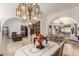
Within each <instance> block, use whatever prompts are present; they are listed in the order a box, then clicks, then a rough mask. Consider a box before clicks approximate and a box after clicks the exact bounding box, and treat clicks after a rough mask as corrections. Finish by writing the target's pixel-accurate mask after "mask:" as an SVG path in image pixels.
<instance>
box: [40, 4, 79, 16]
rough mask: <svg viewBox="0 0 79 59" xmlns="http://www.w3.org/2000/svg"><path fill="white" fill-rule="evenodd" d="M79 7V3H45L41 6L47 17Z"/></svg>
mask: <svg viewBox="0 0 79 59" xmlns="http://www.w3.org/2000/svg"><path fill="white" fill-rule="evenodd" d="M75 6H79V4H78V3H44V4H40V7H41V10H42V12H44V13H45V14H46V15H49V14H53V13H57V12H60V11H62V10H65V9H69V8H73V7H75Z"/></svg>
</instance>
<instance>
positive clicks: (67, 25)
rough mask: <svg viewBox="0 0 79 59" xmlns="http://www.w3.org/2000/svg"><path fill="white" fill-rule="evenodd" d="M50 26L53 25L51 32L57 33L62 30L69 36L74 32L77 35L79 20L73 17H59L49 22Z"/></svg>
mask: <svg viewBox="0 0 79 59" xmlns="http://www.w3.org/2000/svg"><path fill="white" fill-rule="evenodd" d="M49 26H52V28H51V29H52V31H51V33H54V34H56V33H57V32H59V31H62V32H63V33H64V34H66V35H67V36H69V37H70V36H71V35H72V34H74V35H75V36H77V34H78V22H77V21H76V20H75V19H74V18H71V17H59V18H56V19H54V20H52V21H51V22H50V23H49Z"/></svg>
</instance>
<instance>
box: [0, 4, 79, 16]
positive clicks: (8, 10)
mask: <svg viewBox="0 0 79 59" xmlns="http://www.w3.org/2000/svg"><path fill="white" fill-rule="evenodd" d="M18 5H19V4H18V3H0V15H1V16H7V15H12V16H14V15H16V7H17V6H18ZM39 5H40V8H41V11H42V14H44V15H49V14H53V13H57V12H60V11H62V10H65V9H69V8H73V7H75V6H79V4H78V3H75V4H74V3H40V4H39Z"/></svg>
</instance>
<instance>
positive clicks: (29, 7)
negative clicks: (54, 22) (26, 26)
mask: <svg viewBox="0 0 79 59" xmlns="http://www.w3.org/2000/svg"><path fill="white" fill-rule="evenodd" d="M16 15H17V16H18V17H19V18H21V19H23V20H24V21H26V22H33V21H34V22H35V21H39V20H40V19H41V15H42V13H41V10H40V6H39V5H38V4H37V3H35V4H33V3H27V4H26V3H20V4H19V5H18V7H17V8H16Z"/></svg>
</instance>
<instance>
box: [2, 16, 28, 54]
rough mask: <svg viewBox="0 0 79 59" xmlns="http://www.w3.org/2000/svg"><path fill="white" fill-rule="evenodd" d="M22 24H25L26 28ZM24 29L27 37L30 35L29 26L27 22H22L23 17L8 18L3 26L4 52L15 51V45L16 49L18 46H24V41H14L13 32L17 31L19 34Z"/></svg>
mask: <svg viewBox="0 0 79 59" xmlns="http://www.w3.org/2000/svg"><path fill="white" fill-rule="evenodd" d="M21 26H25V28H24V29H22V27H21ZM23 30H24V33H25V35H26V37H28V26H27V24H25V23H24V22H22V20H21V19H18V18H16V17H13V18H9V19H6V21H5V22H4V23H3V26H2V46H3V47H2V49H3V53H4V54H6V53H7V51H8V52H10V51H11V52H13V51H14V49H15V47H16V49H17V48H18V46H21V47H22V45H23V44H22V41H21V42H18V43H16V42H13V40H12V32H17V35H18V34H22V32H23ZM26 40H27V39H26ZM12 46H14V47H12ZM11 48H14V49H13V50H12V49H11Z"/></svg>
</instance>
